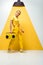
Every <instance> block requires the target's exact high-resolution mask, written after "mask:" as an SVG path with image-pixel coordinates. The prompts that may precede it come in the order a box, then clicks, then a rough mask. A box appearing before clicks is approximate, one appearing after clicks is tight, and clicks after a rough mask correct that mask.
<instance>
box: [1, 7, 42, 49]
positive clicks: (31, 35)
mask: <svg viewBox="0 0 43 65" xmlns="http://www.w3.org/2000/svg"><path fill="white" fill-rule="evenodd" d="M18 9H19V10H21V15H20V17H19V21H20V24H21V26H22V27H23V29H24V34H23V48H24V50H42V46H41V43H40V40H39V38H38V36H37V34H36V31H35V29H34V27H33V24H32V22H31V19H30V17H29V16H28V13H27V11H26V8H25V7H24V6H23V7H12V10H11V12H10V15H9V17H8V19H7V22H6V25H5V27H4V29H3V31H2V34H1V37H0V50H7V49H8V45H9V43H10V42H12V43H14V42H15V41H14V40H13V41H12V40H11V39H6V38H5V36H6V32H9V26H10V20H11V19H12V17H13V16H14V14H15V11H16V10H18ZM15 48H16V49H19V46H18V45H17V44H15Z"/></svg>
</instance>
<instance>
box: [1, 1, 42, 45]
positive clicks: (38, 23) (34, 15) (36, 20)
mask: <svg viewBox="0 0 43 65" xmlns="http://www.w3.org/2000/svg"><path fill="white" fill-rule="evenodd" d="M14 1H17V0H0V35H1V33H2V30H3V28H4V26H5V23H6V20H7V18H8V15H9V14H10V11H11V8H12V5H13V3H14ZM21 1H23V2H24V3H25V6H26V9H27V11H28V14H29V15H30V18H31V20H32V23H33V25H34V28H35V30H36V32H37V35H38V37H39V39H40V41H41V44H42V46H43V0H21Z"/></svg>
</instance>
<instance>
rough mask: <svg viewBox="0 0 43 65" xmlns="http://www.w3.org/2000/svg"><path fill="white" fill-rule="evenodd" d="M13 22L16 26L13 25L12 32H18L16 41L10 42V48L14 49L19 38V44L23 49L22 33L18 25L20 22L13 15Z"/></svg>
mask: <svg viewBox="0 0 43 65" xmlns="http://www.w3.org/2000/svg"><path fill="white" fill-rule="evenodd" d="M13 24H14V25H15V27H13V31H12V32H15V34H16V38H15V43H12V42H11V43H10V44H11V45H10V47H9V48H10V50H14V47H15V46H14V44H17V43H16V41H17V38H18V43H19V46H20V49H22V50H23V45H22V34H20V28H19V27H18V24H19V21H18V19H17V18H16V17H15V16H14V17H13Z"/></svg>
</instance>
